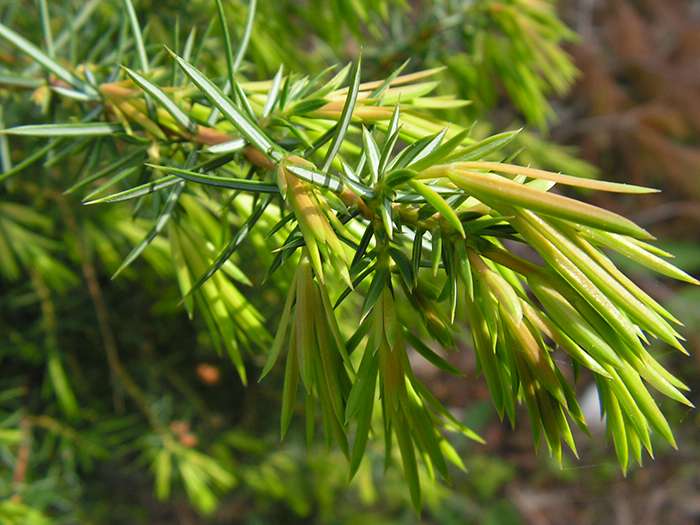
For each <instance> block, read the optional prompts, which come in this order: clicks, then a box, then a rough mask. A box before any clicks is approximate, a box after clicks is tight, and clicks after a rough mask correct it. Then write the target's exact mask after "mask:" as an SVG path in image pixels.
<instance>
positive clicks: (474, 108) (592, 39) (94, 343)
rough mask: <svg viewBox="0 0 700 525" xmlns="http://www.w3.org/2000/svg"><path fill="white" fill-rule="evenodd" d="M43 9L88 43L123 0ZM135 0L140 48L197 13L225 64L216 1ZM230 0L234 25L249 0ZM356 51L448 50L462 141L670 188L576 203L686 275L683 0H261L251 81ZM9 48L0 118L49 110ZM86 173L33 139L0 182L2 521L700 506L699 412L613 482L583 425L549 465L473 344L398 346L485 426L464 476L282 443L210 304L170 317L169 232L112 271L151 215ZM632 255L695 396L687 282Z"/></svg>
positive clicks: (31, 5)
mask: <svg viewBox="0 0 700 525" xmlns="http://www.w3.org/2000/svg"><path fill="white" fill-rule="evenodd" d="M49 5H50V8H51V11H52V20H54V21H55V22H54V26H53V27H52V31H53V33H54V36H55V38H56V42H57V45H58V42H62V44H61V45H62V46H65V50H67V51H65V52H66V53H67V54H68V55H70V53H71V49H72V47H71V46H76V43H75V42H74V41H73V38H72V35H74V34H76V31H75V28H71V27H70V23H69V21H72V23H74V24H80V26H81V27H83V29H85V28H87V29H88V34H89V37H90V38H92V39H93V41H94V46H95V47H97V46H110V44H111V43H112V42H114V40H115V39H116V35H105V34H103V32H102V28H103V27H104V21H105V20H108V19H109V18H110V17H114V16H118V14H119V12H120V11H121V10H122V4H121V2H116V1H109V0H104V1H97V0H89V1H88V2H82V1H73V2H71V1H67V0H66V1H56V2H49ZM136 5H137V9H138V13H139V16H140V19H141V23H142V26H144V27H145V28H146V29H145V30H146V32H147V34H148V36H149V38H148V40H149V41H150V42H169V41H170V40H171V39H172V32H173V28H174V27H177V26H182V28H183V29H182V39H183V40H184V38H185V35H186V31H189V28H190V27H192V26H196V27H197V30H198V32H199V35H200V37H201V35H208V36H207V40H206V45H205V46H203V48H202V50H201V53H202V59H203V60H205V61H206V60H208V61H212V62H222V61H223V58H222V57H221V56H220V53H219V52H220V44H219V43H218V42H220V39H221V34H220V29H219V27H218V26H217V25H216V24H213V23H212V21H213V20H214V19H215V5H214V2H211V1H209V0H193V1H191V2H182V1H180V0H142V1H140V2H138V3H136ZM226 5H227V15H228V17H229V21H230V22H231V23H232V25H233V27H235V28H237V29H238V30H239V32H240V31H241V30H242V28H243V26H244V23H245V18H246V13H247V5H248V3H247V2H245V1H242V0H231V1H229V2H226ZM81 13H82V18H81V15H80V14H81ZM0 20H1V21H2V23H3V24H5V25H8V26H10V27H13V28H14V29H15V30H17V31H18V32H21V33H22V34H24V35H28V36H30V37H31V38H32V40H33V41H35V42H39V41H40V39H41V36H40V35H41V31H40V28H39V24H38V22H37V20H38V7H37V3H35V2H33V1H28V0H24V1H14V2H10V1H6V2H0ZM90 28H92V29H90ZM81 34H82V35H84V34H85V32H84V31H83V32H81ZM237 38H240V34H237V35H234V39H237ZM360 50H362V53H363V60H364V63H365V73H364V75H366V78H375V77H376V78H381V77H382V76H385V75H386V74H387V73H388V72H389V71H392V70H393V69H394V68H395V67H396V66H397V65H399V64H400V63H402V62H403V61H404V60H406V59H408V58H410V59H411V61H410V63H409V65H408V66H407V67H408V70H415V69H419V68H423V67H435V66H443V65H444V66H446V70H445V71H444V72H443V74H442V77H441V80H442V85H441V86H440V88H439V89H441V90H444V92H457V93H458V94H459V95H460V96H462V97H464V98H468V99H469V100H470V101H471V102H472V103H471V105H470V106H468V107H467V108H461V109H457V110H447V111H446V116H447V117H449V118H450V119H452V120H454V121H455V122H459V123H469V124H470V125H473V126H474V133H475V134H476V135H477V136H478V135H481V136H486V135H487V134H488V133H490V132H493V131H495V130H502V129H514V128H519V127H521V126H524V127H525V131H524V132H523V133H521V134H520V135H519V136H518V139H517V141H516V142H514V143H513V144H511V146H510V147H511V148H512V155H513V156H518V160H519V161H521V162H525V163H532V164H533V165H541V166H543V167H546V168H549V169H554V170H561V171H563V172H566V173H570V174H573V175H580V176H591V177H592V176H596V174H597V173H598V172H601V173H605V176H606V178H608V179H611V178H612V179H618V180H620V181H624V182H631V183H635V184H646V185H651V186H655V187H659V188H662V189H663V190H664V193H663V194H661V195H659V196H652V197H646V198H645V199H643V200H640V199H634V205H632V201H631V200H628V199H626V198H625V197H621V196H617V195H614V196H610V195H607V196H606V194H596V195H587V196H586V198H587V199H589V200H590V199H598V201H597V202H596V203H597V204H601V205H604V206H605V207H608V208H611V209H614V210H617V211H620V212H621V213H623V214H625V215H627V216H630V217H632V218H633V219H635V220H636V221H637V222H639V223H640V224H642V225H643V226H645V227H647V228H648V229H650V231H652V232H653V233H654V234H656V235H658V236H659V237H662V238H664V239H666V240H667V241H668V243H667V245H664V247H668V249H669V250H671V251H673V252H674V253H675V254H677V263H678V264H679V266H681V267H683V268H685V269H687V270H688V271H690V272H691V273H694V274H695V275H697V274H698V273H699V272H700V247H699V246H698V240H699V237H700V234H699V233H698V232H700V202H699V198H700V185H699V183H698V175H699V173H698V166H700V149H699V147H700V144H699V142H698V136H699V134H698V133H699V131H700V129H699V128H700V105H698V103H697V100H698V95H700V76H698V71H700V67H699V66H700V62H699V61H700V59H699V58H698V57H700V9H698V5H697V3H695V2H693V1H692V0H672V1H661V0H612V1H609V2H608V1H603V0H564V1H563V2H560V3H558V4H554V3H553V2H550V1H548V0H471V1H470V0H434V1H430V0H416V1H409V0H354V1H349V0H330V1H323V0H308V1H299V0H277V1H274V2H267V1H262V0H261V1H260V2H259V5H258V16H257V18H256V22H255V25H254V29H253V35H252V38H251V45H250V49H249V53H248V55H247V58H248V60H247V61H246V62H245V63H244V66H243V67H244V71H245V73H246V75H247V76H249V77H250V78H267V77H268V76H271V75H272V74H274V72H275V71H276V70H277V68H278V66H279V64H280V63H285V64H287V65H289V66H291V67H292V68H293V69H297V70H301V71H309V72H312V73H313V72H316V71H321V70H322V69H323V68H324V67H326V66H328V65H329V64H333V63H336V62H338V61H346V60H350V59H354V58H356V57H357V55H358V53H359V52H360ZM160 51H161V50H160V49H159V48H155V47H154V49H153V50H151V49H149V52H152V53H154V54H155V53H158V52H160ZM22 60H23V58H21V57H20V56H19V55H18V54H16V53H15V51H14V49H12V48H10V47H9V46H6V45H5V44H4V43H1V42H0V111H1V113H0V127H5V125H10V124H11V123H19V122H25V121H29V120H32V119H34V120H37V121H39V120H41V116H42V114H43V113H44V112H51V111H52V108H51V101H50V97H48V96H47V94H46V93H45V92H44V91H43V90H42V87H41V86H30V87H31V88H32V89H34V95H33V102H28V101H27V98H26V97H20V96H18V92H19V91H21V89H22V88H21V87H18V86H9V85H3V80H2V79H3V71H4V70H8V71H9V70H11V69H12V70H16V69H17V66H18V61H19V62H20V65H22V67H27V68H29V69H31V68H32V66H30V65H26V66H25V65H23V64H21V61H22ZM14 151H15V150H14V149H13V152H14ZM8 157H9V147H8V145H7V142H6V141H3V142H0V158H2V159H3V163H4V170H3V171H6V169H7V167H8V164H7V160H6V159H8ZM579 157H580V158H582V159H584V160H579ZM22 158H23V154H22V152H21V151H19V152H15V153H13V156H12V160H13V161H14V163H15V164H16V163H18V162H21V161H22ZM79 168H80V167H79V166H73V165H71V163H69V162H67V161H66V159H65V158H61V157H49V158H48V159H46V160H44V161H42V162H41V163H39V164H36V165H34V166H33V167H31V168H30V169H29V170H28V171H26V172H25V173H23V174H22V175H21V178H13V179H10V180H8V181H7V182H4V183H3V186H2V188H0V195H1V199H0V366H2V374H1V375H0V463H1V464H2V468H1V469H0V523H3V524H4V523H8V524H17V525H19V524H44V523H46V524H49V523H51V524H53V523H56V524H60V523H81V524H89V523H95V524H110V523H114V524H123V523H154V524H158V523H183V524H200V523H201V524H205V523H211V524H218V523H221V524H223V523H245V524H263V523H338V524H355V523H363V524H385V523H386V524H389V523H392V524H393V523H407V524H408V523H417V522H422V523H435V524H462V523H485V524H511V523H512V524H518V523H535V524H543V525H544V524H557V523H567V522H568V523H576V524H587V523H601V522H606V523H612V522H615V523H620V524H628V523H629V524H632V523H634V524H638V523H649V524H656V523H678V524H685V523H688V524H690V523H697V521H698V519H700V498H698V494H699V493H700V469H699V468H698V466H700V461H699V460H698V457H699V454H700V447H699V445H698V442H699V440H698V438H700V420H699V419H698V415H697V413H694V412H690V411H688V410H687V409H681V408H679V407H678V406H674V405H672V404H671V403H669V404H668V407H665V408H666V409H667V410H669V412H668V414H669V420H670V421H671V423H672V425H673V426H674V429H675V431H676V432H677V437H678V442H679V447H680V451H678V452H675V451H674V452H673V453H670V451H668V450H666V449H664V447H663V446H660V447H659V452H658V457H657V460H656V461H655V462H654V463H650V464H649V465H647V466H646V467H645V468H643V469H635V470H632V471H631V472H630V473H629V474H628V477H627V478H626V479H623V478H622V475H621V474H620V472H619V469H618V468H617V466H616V464H615V462H614V458H613V452H612V450H610V449H609V448H608V447H607V446H606V445H605V440H604V439H603V436H602V435H601V433H602V432H604V429H603V428H602V426H596V425H591V426H592V431H593V433H594V439H593V440H591V441H588V442H585V443H583V444H582V445H581V450H580V453H581V456H582V459H581V460H580V461H577V460H575V459H574V458H572V457H569V458H565V466H564V468H563V469H560V468H559V466H557V465H555V464H554V463H552V462H551V461H550V460H549V459H548V457H547V455H546V454H545V453H543V451H541V452H542V453H540V454H539V455H538V456H535V455H533V454H532V450H531V436H530V431H529V429H528V428H527V425H522V426H520V427H519V428H518V429H517V430H516V431H512V430H511V429H510V428H508V427H507V426H506V425H504V424H502V423H500V422H499V421H498V418H497V417H496V415H495V412H494V411H493V409H492V407H491V405H490V402H489V401H488V393H487V391H486V388H485V385H484V383H483V381H482V379H481V378H478V377H477V375H476V363H475V362H474V360H473V356H472V354H471V353H470V352H461V353H459V354H457V355H455V357H454V358H455V359H457V360H458V361H457V362H455V363H454V364H456V365H458V366H459V367H460V368H461V369H462V370H466V371H467V374H468V376H467V377H468V378H467V380H466V381H464V380H462V379H460V380H455V379H453V378H449V377H445V376H444V375H442V374H440V373H438V372H436V371H435V370H434V369H432V368H431V369H428V368H422V367H421V361H420V360H419V359H417V360H416V361H415V362H414V363H413V364H414V366H415V367H416V370H417V373H418V374H419V375H420V376H421V378H422V379H423V380H424V381H426V382H427V383H428V384H429V386H430V387H431V389H432V390H433V391H434V392H435V393H436V395H437V396H438V397H439V398H440V399H441V400H442V401H443V402H445V403H446V404H447V405H448V406H450V407H451V409H452V410H453V411H454V412H455V414H457V415H458V417H459V418H460V419H461V420H463V421H465V422H466V423H467V424H469V425H471V426H472V427H473V428H476V429H477V430H479V431H480V432H481V434H482V435H483V436H484V437H485V439H486V445H478V444H474V443H473V442H469V441H467V440H466V439H464V440H460V439H456V440H455V442H454V445H455V447H456V449H457V451H458V452H459V453H460V455H461V456H462V457H463V458H464V461H465V465H466V467H467V472H466V473H455V476H454V479H453V482H452V485H451V486H450V487H442V486H439V485H430V484H429V483H428V484H427V486H424V492H425V500H426V508H425V510H424V513H423V515H422V517H420V518H419V517H417V516H416V514H415V513H414V511H412V510H411V508H410V505H409V504H408V494H407V491H406V488H405V484H404V482H403V481H402V478H401V475H400V473H399V472H397V471H396V470H395V469H390V470H389V471H388V472H386V473H384V471H383V462H384V458H383V457H382V450H381V449H380V448H377V449H376V450H375V449H371V450H369V455H370V461H365V462H364V463H363V465H362V467H361V469H360V472H359V473H358V475H357V477H356V478H355V479H354V480H353V482H352V484H351V485H350V486H348V485H347V464H346V461H345V459H344V458H343V456H342V455H341V454H340V453H339V452H337V451H329V450H328V449H327V448H325V447H324V446H323V445H321V444H318V443H312V444H310V445H307V444H305V443H304V438H303V435H302V434H303V432H302V431H301V429H298V428H296V426H294V425H293V426H292V429H291V431H290V435H289V436H288V437H287V439H286V440H285V441H284V442H282V443H280V442H279V439H278V437H277V428H278V415H277V414H278V412H279V403H280V398H279V396H280V385H281V383H282V377H281V376H282V373H281V372H280V371H279V370H277V371H275V372H273V373H272V375H271V376H270V378H269V379H267V380H266V381H265V382H263V383H260V384H258V383H255V382H251V384H249V385H248V386H247V387H245V388H244V387H243V386H242V385H241V383H240V381H239V379H238V377H237V375H236V373H235V370H234V367H233V365H232V364H231V363H230V361H229V360H228V359H226V358H224V357H220V356H217V354H216V352H215V350H214V343H213V342H212V340H211V338H210V336H209V335H208V332H207V330H206V326H205V325H204V323H202V322H201V321H198V322H196V323H195V324H192V323H191V322H190V321H189V320H188V319H187V315H186V313H185V312H184V310H183V309H182V308H181V307H179V306H178V302H179V296H178V291H177V289H176V288H175V287H174V286H173V285H172V282H173V280H172V275H171V272H172V270H171V265H170V264H169V261H168V260H167V259H168V257H169V255H168V254H169V251H168V249H167V246H165V245H164V244H160V243H161V242H163V243H164V242H165V241H160V240H158V239H157V240H156V241H155V242H154V243H152V244H151V245H150V246H149V248H148V249H147V250H146V251H145V252H144V257H145V258H146V262H144V261H137V262H136V263H135V264H134V265H133V266H132V267H129V268H127V269H126V270H125V271H124V272H123V274H122V275H120V277H119V278H118V279H115V280H110V276H111V275H112V274H113V273H114V271H115V270H116V269H117V268H118V267H119V265H120V263H121V260H122V258H123V257H124V255H125V254H127V253H128V252H129V251H130V249H131V247H132V246H133V245H134V244H136V243H137V242H138V241H139V240H140V239H141V238H142V237H143V236H144V235H145V234H146V232H147V228H148V226H147V225H145V224H143V223H141V222H140V221H139V220H131V218H130V216H129V212H128V210H125V209H124V208H120V207H80V206H79V200H78V199H76V198H75V197H74V196H73V195H70V194H69V195H66V194H64V193H63V192H64V190H65V187H64V183H65V180H66V178H65V173H66V172H67V171H71V170H78V169H79ZM1 179H2V175H0V180H1ZM640 202H642V203H643V204H642V205H641V206H640V204H639V203H640ZM632 206H634V207H632ZM7 239H13V242H11V243H10V242H7ZM616 262H617V261H616ZM620 264H623V262H622V261H620ZM625 270H626V271H630V272H631V274H632V275H633V277H634V278H635V280H636V281H637V282H641V283H642V284H643V287H644V288H645V289H646V290H648V291H649V292H650V293H651V294H652V295H654V296H655V297H657V298H658V299H659V300H660V301H661V302H662V303H663V304H664V306H667V307H669V308H670V309H671V310H672V311H674V312H676V313H677V315H678V316H679V317H680V318H681V320H683V321H684V322H685V324H686V332H685V333H686V334H687V337H688V339H689V344H688V347H689V349H690V350H691V353H693V355H694V357H692V359H691V360H682V359H678V358H677V357H676V356H675V355H674V356H669V359H668V361H669V362H668V363H665V364H668V365H669V366H670V367H671V369H672V370H675V371H680V370H681V369H682V376H683V377H684V379H685V380H686V381H687V382H688V383H689V384H690V386H691V387H694V388H693V392H691V400H692V401H694V402H695V403H696V404H697V401H698V397H697V395H696V394H695V391H696V390H697V387H698V386H700V367H698V364H700V362H699V361H698V357H697V356H698V355H699V354H698V353H697V349H698V347H699V343H700V315H699V314H698V312H700V292H699V291H698V290H697V289H691V288H689V287H683V286H680V285H676V284H671V283H670V282H669V281H668V280H665V279H662V278H659V277H655V276H653V275H652V274H651V273H649V274H647V273H644V271H643V270H640V269H639V268H638V267H635V268H631V269H629V270H627V268H625ZM247 292H248V293H249V294H250V299H251V301H253V302H254V303H255V304H256V305H260V307H264V308H268V309H270V310H271V311H272V312H275V311H279V309H280V308H281V305H280V304H279V298H278V297H277V296H276V294H275V293H274V290H260V291H258V290H253V289H248V290H247ZM257 364H258V365H260V364H261V363H257ZM107 365H108V366H107ZM579 388H580V393H581V394H582V395H583V397H584V409H585V410H586V412H587V414H589V415H588V419H589V421H591V422H593V421H595V412H596V410H597V399H596V397H595V393H594V391H593V390H592V389H591V385H587V384H585V383H581V384H580V385H579ZM134 390H135V395H134ZM127 391H130V392H127ZM133 399H140V400H141V401H140V402H136V403H134V402H133V401H132V400H133ZM134 405H138V406H134ZM149 419H155V420H156V422H157V423H156V424H157V425H166V426H167V427H168V429H169V434H170V435H172V436H173V438H174V442H173V443H171V444H170V446H169V448H167V451H169V452H167V453H166V452H165V451H166V449H165V448H164V447H163V444H162V443H161V441H160V437H159V436H157V435H155V434H154V433H153V432H152V430H151V429H152V425H150V424H149ZM372 446H375V445H372ZM175 465H180V466H182V465H185V466H186V468H185V469H184V470H183V471H182V473H181V474H182V480H183V481H182V482H181V483H177V484H174V485H173V486H170V484H168V483H165V482H164V481H163V480H164V479H166V478H168V479H169V477H170V474H169V470H168V469H173V468H176V466H175ZM185 470H187V471H188V472H185Z"/></svg>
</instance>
